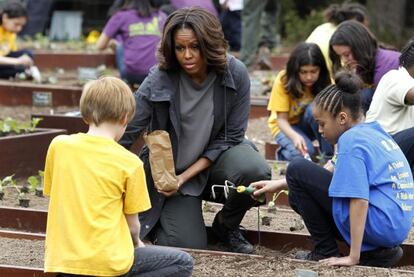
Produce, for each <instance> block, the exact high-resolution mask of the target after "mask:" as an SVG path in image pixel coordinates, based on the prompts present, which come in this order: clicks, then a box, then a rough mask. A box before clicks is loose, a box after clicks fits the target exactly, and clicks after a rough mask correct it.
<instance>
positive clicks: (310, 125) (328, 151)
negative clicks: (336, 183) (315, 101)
mask: <svg viewBox="0 0 414 277" xmlns="http://www.w3.org/2000/svg"><path fill="white" fill-rule="evenodd" d="M292 128H293V129H294V130H295V131H296V132H297V133H298V134H300V135H301V136H302V137H303V138H304V139H305V143H306V147H307V148H308V153H309V155H310V156H312V155H314V154H315V151H314V149H313V144H312V141H313V140H315V139H316V140H318V142H319V147H320V150H321V152H322V153H324V154H325V156H327V157H330V156H332V155H333V147H332V145H331V144H329V142H327V141H326V140H325V139H324V138H322V136H321V134H320V133H319V131H318V124H317V123H316V121H315V119H314V118H313V115H312V105H308V106H307V107H306V109H305V112H304V113H303V115H302V117H301V119H300V121H299V123H297V124H294V125H292ZM275 141H276V143H277V144H279V145H280V148H279V150H278V152H277V154H276V159H278V160H285V161H291V160H293V159H296V158H300V157H303V156H302V154H301V153H300V152H299V150H297V149H296V147H295V145H294V144H293V141H292V140H291V139H290V138H288V137H287V136H286V135H285V134H284V133H283V132H282V131H280V132H279V133H278V134H277V135H276V137H275Z"/></svg>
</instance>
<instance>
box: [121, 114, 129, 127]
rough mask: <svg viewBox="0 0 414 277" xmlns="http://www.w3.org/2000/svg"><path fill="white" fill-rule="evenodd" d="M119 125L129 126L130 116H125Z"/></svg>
mask: <svg viewBox="0 0 414 277" xmlns="http://www.w3.org/2000/svg"><path fill="white" fill-rule="evenodd" d="M119 123H121V125H122V126H125V125H127V124H128V115H125V116H124V117H123V118H122V119H121V121H120V122H119Z"/></svg>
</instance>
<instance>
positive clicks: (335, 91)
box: [314, 72, 362, 118]
mask: <svg viewBox="0 0 414 277" xmlns="http://www.w3.org/2000/svg"><path fill="white" fill-rule="evenodd" d="M335 82H336V84H335V85H330V86H328V87H326V88H325V89H324V90H322V91H321V92H320V93H319V94H318V95H317V96H316V97H315V99H314V103H315V106H317V107H319V108H320V109H322V110H324V111H327V112H329V113H330V114H331V115H332V116H333V117H335V116H337V115H338V114H339V112H340V111H341V110H343V109H344V108H347V109H348V110H349V111H350V112H351V114H352V117H354V118H359V116H360V113H361V100H360V96H359V89H361V87H362V81H361V79H360V78H359V77H358V76H357V75H355V74H354V73H350V72H340V73H338V74H337V75H336V78H335Z"/></svg>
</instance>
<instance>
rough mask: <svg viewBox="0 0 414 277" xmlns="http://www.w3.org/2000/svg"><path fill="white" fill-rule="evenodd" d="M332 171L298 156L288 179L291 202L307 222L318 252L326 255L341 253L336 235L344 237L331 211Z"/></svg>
mask: <svg viewBox="0 0 414 277" xmlns="http://www.w3.org/2000/svg"><path fill="white" fill-rule="evenodd" d="M332 176H333V175H332V173H331V172H329V171H328V170H326V169H324V168H323V167H321V166H319V165H317V164H315V163H313V162H311V161H308V160H306V159H295V160H293V161H291V162H290V163H289V165H288V168H287V171H286V181H287V183H288V187H289V204H290V206H291V207H292V209H293V210H294V211H295V212H297V213H298V214H299V215H300V216H301V217H302V219H303V221H304V222H305V225H306V227H307V228H308V231H309V233H310V234H311V238H312V241H313V243H314V247H315V249H314V251H315V252H316V254H319V255H321V256H325V257H332V256H337V255H338V254H339V250H338V245H337V243H336V239H339V240H342V241H343V240H344V239H343V238H342V236H341V234H340V233H339V230H338V229H337V227H336V225H335V221H334V219H333V215H332V198H330V197H329V194H328V190H329V185H330V183H331V180H332Z"/></svg>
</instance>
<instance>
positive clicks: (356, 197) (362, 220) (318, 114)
mask: <svg viewBox="0 0 414 277" xmlns="http://www.w3.org/2000/svg"><path fill="white" fill-rule="evenodd" d="M335 83H336V85H330V86H328V87H327V88H325V89H324V90H322V91H321V92H320V93H319V94H318V95H317V96H316V97H315V100H314V107H313V116H314V117H315V120H316V121H317V122H318V125H319V131H320V133H321V134H322V136H323V137H324V138H326V140H328V141H329V142H330V143H332V144H336V143H337V146H338V153H337V156H336V161H335V169H334V172H333V173H331V172H330V171H328V170H326V169H324V168H322V167H320V166H318V165H316V164H314V163H312V162H309V161H307V160H305V159H296V160H294V161H292V162H291V163H290V164H289V166H288V168H287V172H286V179H284V180H277V181H261V182H256V183H253V184H251V186H252V187H256V188H257V189H258V190H257V191H256V192H255V195H260V194H262V193H263V192H274V191H276V190H278V189H281V188H285V187H288V189H289V203H290V205H291V206H292V208H293V209H294V210H295V211H296V212H297V213H299V214H300V215H301V216H302V218H303V220H304V222H305V224H306V227H307V228H308V230H309V232H310V234H311V237H312V240H313V242H314V250H313V251H311V252H304V251H302V252H299V253H298V254H297V256H296V258H299V259H305V260H315V261H318V260H319V261H321V262H323V263H324V264H327V265H348V266H350V265H356V264H362V265H370V266H380V267H390V266H393V265H395V264H396V263H397V262H398V260H399V259H400V258H401V256H402V254H403V253H402V249H401V247H400V246H399V245H400V244H401V243H402V242H403V241H404V240H405V239H406V237H407V235H408V233H409V231H410V229H411V226H412V220H413V217H414V208H413V207H414V200H413V198H414V188H413V176H412V173H411V170H410V167H409V165H408V162H407V160H406V158H405V156H404V154H403V153H402V151H401V150H400V148H399V147H398V145H397V144H396V143H395V142H394V140H393V139H392V137H391V136H389V135H388V134H387V133H386V132H385V131H384V130H383V129H382V128H381V127H380V125H379V124H378V123H377V122H371V123H363V120H364V117H363V114H362V110H361V100H360V96H359V93H358V90H359V89H360V87H361V86H362V81H361V80H360V79H359V77H357V76H356V75H354V74H353V73H345V72H342V73H339V74H338V75H337V77H336V80H335ZM336 239H339V240H343V241H345V242H346V243H347V244H348V245H349V246H350V251H349V254H347V255H345V256H344V257H339V256H340V253H339V250H338V246H337V243H336Z"/></svg>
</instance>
